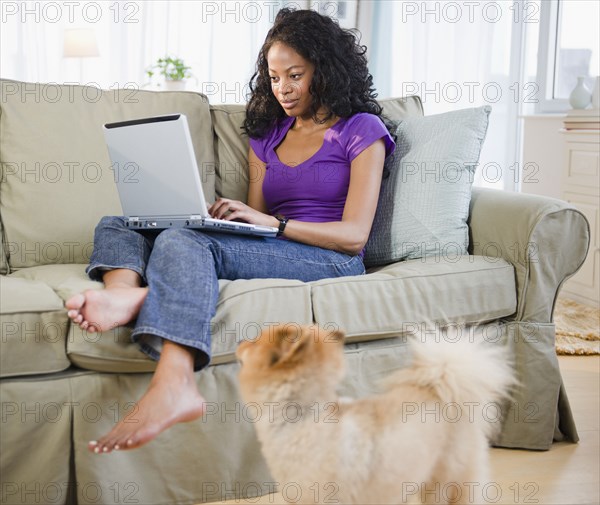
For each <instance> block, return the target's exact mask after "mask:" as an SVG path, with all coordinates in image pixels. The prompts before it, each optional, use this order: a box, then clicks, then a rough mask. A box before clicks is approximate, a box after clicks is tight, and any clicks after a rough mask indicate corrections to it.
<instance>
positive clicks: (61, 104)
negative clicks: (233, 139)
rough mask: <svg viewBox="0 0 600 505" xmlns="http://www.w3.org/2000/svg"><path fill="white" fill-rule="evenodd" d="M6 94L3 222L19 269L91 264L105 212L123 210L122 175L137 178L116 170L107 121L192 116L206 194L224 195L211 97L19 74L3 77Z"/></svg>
mask: <svg viewBox="0 0 600 505" xmlns="http://www.w3.org/2000/svg"><path fill="white" fill-rule="evenodd" d="M0 93H1V95H0V96H1V101H0V104H1V107H2V110H1V116H0V166H1V169H2V173H1V177H0V218H1V220H2V224H3V228H4V238H5V241H6V244H4V246H5V249H6V250H7V252H8V263H9V268H10V269H19V268H23V267H29V266H36V265H44V264H52V263H87V262H88V260H89V256H90V254H91V251H92V244H93V233H94V228H95V226H96V224H97V223H98V221H99V220H100V218H101V217H102V216H104V215H115V214H117V215H118V214H121V212H122V211H121V205H120V202H119V198H118V194H117V189H116V185H115V180H116V179H117V178H122V177H127V176H128V174H127V169H126V167H113V166H111V162H110V160H109V157H108V151H107V149H106V144H105V142H104V136H103V133H102V125H103V124H104V123H108V122H114V121H123V120H126V119H135V118H141V117H147V116H155V115H162V114H169V113H173V112H180V113H183V114H186V116H187V118H188V122H189V125H190V130H191V133H192V138H193V142H194V148H195V151H196V157H197V160H198V166H199V167H200V170H201V171H204V173H202V174H201V180H202V184H203V187H204V192H205V194H206V198H207V200H208V201H212V200H213V199H214V156H213V150H212V142H213V135H212V128H211V121H210V112H209V108H208V101H207V99H206V97H205V96H204V95H201V94H199V93H192V92H162V91H161V92H153V91H140V90H126V89H115V90H100V89H98V88H95V87H88V86H72V85H58V84H40V83H37V84H34V83H24V82H17V81H10V80H0ZM166 168H168V167H166ZM129 175H131V174H129ZM1 264H2V263H1V261H0V266H1Z"/></svg>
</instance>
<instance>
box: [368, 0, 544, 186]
mask: <svg viewBox="0 0 600 505" xmlns="http://www.w3.org/2000/svg"><path fill="white" fill-rule="evenodd" d="M529 4H532V2H522V1H511V2H471V1H452V2H450V1H439V0H435V1H433V0H421V1H418V2H416V1H408V0H407V1H399V0H391V1H382V2H361V3H360V4H359V16H358V28H359V30H360V31H361V33H362V34H363V42H364V43H365V44H367V46H368V48H369V49H368V55H370V56H369V60H370V68H371V71H372V74H373V77H374V80H375V85H376V87H377V89H378V92H379V94H380V96H382V97H385V96H405V95H419V96H420V97H421V99H422V101H423V107H424V110H425V114H426V115H431V114H439V113H443V112H448V111H452V110H457V109H461V108H467V107H478V106H481V105H486V104H488V105H490V106H491V107H492V113H491V115H490V124H489V127H488V132H487V136H486V141H485V143H484V147H483V150H482V152H481V158H480V161H479V167H478V169H477V172H476V178H475V184H476V185H479V186H487V187H496V188H502V189H509V190H513V189H517V188H518V185H519V177H520V167H519V155H518V152H519V145H518V144H519V140H518V139H519V132H518V131H517V129H518V115H519V113H520V109H521V105H522V104H523V102H527V101H531V100H534V99H535V96H534V92H535V89H536V88H535V83H526V82H523V81H522V79H521V75H522V68H521V67H522V57H521V55H522V51H523V42H522V41H523V33H524V25H525V23H526V22H533V21H535V14H536V13H535V12H533V11H532V10H531V5H529ZM537 19H538V21H539V11H538V18H537Z"/></svg>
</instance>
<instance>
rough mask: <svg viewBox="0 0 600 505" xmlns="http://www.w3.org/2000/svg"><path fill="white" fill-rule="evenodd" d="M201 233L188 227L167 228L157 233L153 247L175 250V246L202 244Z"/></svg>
mask: <svg viewBox="0 0 600 505" xmlns="http://www.w3.org/2000/svg"><path fill="white" fill-rule="evenodd" d="M203 245H204V241H203V240H202V234H201V233H198V232H197V231H195V230H190V229H189V228H167V229H166V230H163V231H162V232H160V233H159V234H158V236H157V237H156V240H155V241H154V248H155V249H156V248H157V247H159V248H161V247H164V248H168V249H170V250H171V251H173V252H175V251H176V250H177V248H187V247H194V248H196V247H198V246H203Z"/></svg>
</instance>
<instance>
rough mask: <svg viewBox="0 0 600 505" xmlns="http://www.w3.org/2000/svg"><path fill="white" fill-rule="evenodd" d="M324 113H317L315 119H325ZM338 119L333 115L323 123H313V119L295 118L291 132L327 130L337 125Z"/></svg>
mask: <svg viewBox="0 0 600 505" xmlns="http://www.w3.org/2000/svg"><path fill="white" fill-rule="evenodd" d="M325 115H326V113H325V112H319V113H317V117H318V118H320V117H325ZM338 119H339V117H338V116H335V115H333V116H332V117H331V118H329V119H328V120H327V121H325V122H324V123H319V122H317V121H315V119H314V118H313V117H300V116H297V117H296V118H295V120H294V124H293V125H292V128H291V129H292V130H294V131H304V132H308V133H310V132H315V131H318V130H327V129H328V128H331V127H332V126H333V125H334V124H335V123H337V121H338Z"/></svg>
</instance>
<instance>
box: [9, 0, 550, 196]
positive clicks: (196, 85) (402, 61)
mask: <svg viewBox="0 0 600 505" xmlns="http://www.w3.org/2000/svg"><path fill="white" fill-rule="evenodd" d="M285 5H290V6H292V7H296V8H313V9H317V10H319V11H321V12H322V13H326V14H329V15H332V16H333V17H337V18H338V19H339V20H340V24H341V25H342V26H344V27H353V26H356V27H357V28H358V29H359V31H360V33H361V37H362V43H364V44H366V45H367V46H368V53H367V55H368V57H369V65H370V69H371V72H372V74H373V76H374V79H375V85H376V87H377V90H378V92H379V97H380V98H385V97H394V96H404V95H409V94H416V95H420V96H421V98H422V100H423V105H424V109H425V114H427V115H430V114H437V113H442V112H446V111H451V110H456V109H459V108H464V107H476V106H479V105H484V104H489V105H491V106H492V114H491V116H490V126H489V129H488V134H487V138H486V142H485V145H484V148H483V151H482V154H481V159H480V166H479V168H478V170H477V176H476V181H475V183H476V184H478V185H483V186H493V187H498V188H504V189H516V188H518V185H519V177H520V169H519V163H518V161H519V157H518V155H517V153H518V149H519V146H518V138H519V132H518V131H517V125H518V121H517V117H518V114H519V111H520V108H521V105H522V104H523V103H524V102H528V101H531V100H532V99H535V94H534V93H532V92H535V89H534V88H532V87H531V85H532V84H533V83H526V82H522V80H521V79H520V76H521V75H522V68H521V67H522V63H521V61H522V57H521V54H522V45H523V43H522V41H523V32H524V26H525V25H524V23H526V22H527V21H529V22H530V23H531V22H535V21H536V15H537V16H538V19H537V20H538V22H539V12H538V13H536V12H532V11H531V7H532V6H535V5H536V3H535V2H531V1H524V0H515V1H511V2H487V1H486V2H473V1H466V0H458V1H441V0H419V1H410V0H339V1H333V0H325V1H317V0H295V1H290V0H258V1H250V0H244V1H237V0H235V1H234V0H227V1H212V0H203V1H158V0H154V1H140V0H138V1H129V0H124V1H121V2H117V1H107V2H94V1H89V2H88V1H83V2H56V1H53V2H40V1H37V0H36V1H26V2H22V1H14V2H11V1H8V0H5V1H3V2H2V3H1V4H0V6H1V9H2V12H1V16H2V30H1V34H0V75H1V76H2V77H5V78H13V79H18V80H24V81H39V82H83V83H93V84H95V85H97V86H100V87H102V88H113V89H114V88H117V87H127V86H130V87H131V86H133V87H144V86H148V85H149V83H148V78H147V76H146V74H145V69H146V68H147V67H148V66H149V65H150V64H152V63H153V62H155V61H156V59H157V58H159V57H162V56H165V55H167V54H169V55H174V56H177V57H180V58H183V59H184V61H185V62H186V64H188V65H190V66H191V67H192V72H193V74H194V78H193V79H192V80H190V81H189V82H188V87H187V89H192V90H198V91H201V92H203V93H205V94H207V95H208V97H209V100H210V101H211V102H212V103H244V102H245V98H246V91H247V89H246V86H247V83H248V80H249V79H250V77H251V75H252V73H253V71H254V66H255V62H256V56H257V54H258V50H259V48H260V46H261V44H262V42H263V41H264V37H265V35H266V33H267V31H268V29H269V28H270V26H271V25H272V23H273V20H274V18H275V14H276V13H277V11H278V10H279V8H281V7H282V6H285ZM538 9H539V7H538ZM71 27H87V28H90V29H92V30H93V32H94V34H95V36H96V38H97V41H98V49H99V56H98V57H91V58H82V59H79V60H78V59H77V58H64V57H63V48H62V43H63V36H64V30H65V29H66V28H71Z"/></svg>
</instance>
